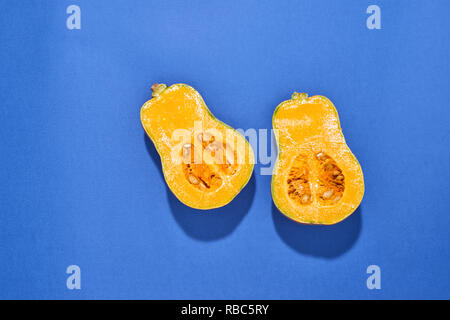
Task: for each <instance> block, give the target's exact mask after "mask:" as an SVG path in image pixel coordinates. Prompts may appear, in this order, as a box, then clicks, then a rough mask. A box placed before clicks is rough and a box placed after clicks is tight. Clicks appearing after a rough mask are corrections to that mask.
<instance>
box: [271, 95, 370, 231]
mask: <svg viewBox="0 0 450 320" xmlns="http://www.w3.org/2000/svg"><path fill="white" fill-rule="evenodd" d="M272 125H273V128H274V131H275V137H276V141H277V145H278V151H279V152H278V157H277V161H276V164H275V167H274V172H273V176H272V198H273V201H274V203H275V205H276V206H277V208H278V209H279V210H280V211H281V212H282V213H283V214H284V215H286V216H287V217H289V218H291V219H293V220H295V221H297V222H301V223H307V224H326V225H329V224H335V223H338V222H340V221H342V220H343V219H345V218H346V217H348V216H349V215H350V214H352V213H353V212H354V211H355V210H356V208H358V206H359V204H360V203H361V200H362V198H363V195H364V178H363V173H362V170H361V166H360V165H359V163H358V160H357V159H356V157H355V156H354V155H353V153H352V152H351V150H350V148H349V147H348V146H347V144H346V142H345V138H344V135H343V133H342V129H341V126H340V123H339V116H338V113H337V111H336V108H335V107H334V105H333V103H332V102H331V101H330V100H328V99H327V98H325V97H323V96H313V97H310V98H308V95H307V94H306V93H294V94H293V95H292V99H290V100H287V101H284V102H282V103H281V104H280V105H278V107H277V108H276V109H275V112H274V114H273V119H272Z"/></svg>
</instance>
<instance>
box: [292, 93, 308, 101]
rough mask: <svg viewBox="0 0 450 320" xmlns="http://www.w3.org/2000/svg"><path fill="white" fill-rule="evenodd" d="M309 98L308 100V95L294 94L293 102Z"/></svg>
mask: <svg viewBox="0 0 450 320" xmlns="http://www.w3.org/2000/svg"><path fill="white" fill-rule="evenodd" d="M307 98H308V94H307V93H298V92H294V93H293V94H292V100H306V99H307Z"/></svg>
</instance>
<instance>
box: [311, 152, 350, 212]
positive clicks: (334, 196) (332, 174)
mask: <svg viewBox="0 0 450 320" xmlns="http://www.w3.org/2000/svg"><path fill="white" fill-rule="evenodd" d="M316 159H317V160H316V161H317V165H318V168H319V184H318V188H317V190H316V192H317V194H318V195H319V197H318V200H319V202H320V203H322V204H325V205H331V204H334V203H337V202H338V201H339V200H341V198H342V195H343V194H344V190H345V176H344V174H343V172H342V170H341V168H340V167H339V166H338V165H337V163H336V161H334V159H333V158H331V157H330V156H329V155H328V154H326V153H325V152H323V151H321V152H319V153H317V154H316Z"/></svg>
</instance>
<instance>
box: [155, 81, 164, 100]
mask: <svg viewBox="0 0 450 320" xmlns="http://www.w3.org/2000/svg"><path fill="white" fill-rule="evenodd" d="M166 88H167V86H166V85H165V84H164V83H155V84H153V85H152V90H153V92H152V97H153V98H154V97H157V96H159V95H160V94H161V92H163V91H164V90H166Z"/></svg>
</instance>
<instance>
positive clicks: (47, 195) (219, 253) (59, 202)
mask: <svg viewBox="0 0 450 320" xmlns="http://www.w3.org/2000/svg"><path fill="white" fill-rule="evenodd" d="M71 4H77V5H79V6H80V7H81V13H82V17H81V18H82V22H81V23H82V29H81V30H68V29H67V28H66V18H67V17H68V15H67V14H66V8H67V6H68V5H71ZM371 4H377V5H379V6H380V7H381V23H382V29H381V30H368V29H367V28H366V19H367V17H368V16H369V15H368V14H366V8H367V7H368V6H369V5H371ZM449 9H450V2H449V1H445V0H442V1H436V0H431V1H406V0H403V1H401V0H399V1H381V0H371V1H350V0H346V1H334V0H329V1H324V0H319V1H317V0H315V1H313V0H311V1H298V0H297V1H287V0H283V1H256V0H255V1H190V2H187V1H186V2H185V1H143V0H142V1H138V0H133V1H120V0H108V1H91V0H89V1H87V0H71V1H63V0H58V1H5V0H2V1H1V6H0V44H1V50H0V61H1V66H0V71H1V79H0V155H1V163H0V164H1V166H0V182H1V183H0V230H1V234H0V298H46V299H47V298H62V299H78V298H82V299H85V298H107V299H108V298H121V299H122V298H176V299H178V298H187V299H189V298H193V299H194V298H211V299H216V298H217V299H220V298H255V299H263V298H264V299H265V298H267V299H278V298H282V299H303V298H362V299H379V298H388V299H390V298H393V299H397V298H446V299H449V298H450V289H449V286H450V275H449V274H450V273H449V271H448V264H449V262H450V236H449V227H450V215H449V213H450V212H449V193H450V188H449V178H450V177H449V171H450V166H449V162H450V161H449V160H450V159H449V158H450V157H449V131H450V130H449V115H450V108H449V102H450V99H449V98H450V94H449V88H450V81H449V80H450V77H449V74H450V70H449V67H450V63H449V61H450V59H449V54H450V52H449V51H450V50H449V49H450V44H449V41H448V36H449V32H450V20H449V18H448V12H449ZM156 81H158V82H164V83H167V84H172V83H178V82H183V83H187V84H190V85H192V86H193V87H195V88H196V89H197V90H198V91H199V92H200V93H201V94H202V96H203V97H204V99H205V101H206V103H207V104H208V106H209V107H210V108H211V110H212V112H213V113H214V114H215V115H216V116H217V117H218V118H219V119H221V120H223V121H224V122H226V123H228V124H230V125H231V126H233V127H235V128H244V129H247V128H257V129H259V128H269V129H270V128H271V117H272V113H273V110H274V108H275V107H276V105H278V103H280V102H281V101H283V100H285V99H288V98H289V97H290V95H291V94H292V92H293V91H301V92H308V93H309V94H311V95H313V94H321V95H325V96H327V97H329V98H330V99H331V100H332V101H333V102H334V103H335V105H336V107H337V109H338V111H339V114H340V119H341V125H342V128H343V131H344V134H345V137H346V139H347V142H348V145H349V146H350V148H351V149H352V151H353V152H354V153H355V155H356V156H357V157H358V159H359V161H360V163H361V166H362V168H363V171H364V175H365V184H366V193H365V196H364V199H363V201H362V204H361V206H360V208H359V209H358V210H357V212H356V213H354V214H353V215H352V216H351V217H350V218H348V219H347V220H345V221H344V222H342V223H340V224H338V225H335V226H330V227H320V226H304V225H299V224H296V223H294V222H292V221H290V220H288V219H287V218H285V217H284V216H283V215H282V214H281V213H279V212H278V211H277V210H276V208H274V206H273V205H272V200H271V194H270V179H271V177H270V176H262V175H261V174H260V168H261V166H260V165H257V166H256V167H255V173H254V175H253V177H252V179H251V180H250V182H249V184H248V185H247V187H246V188H245V189H244V190H243V191H242V192H241V193H240V194H239V196H238V197H237V198H236V199H235V200H234V201H233V202H232V203H231V204H229V205H227V206H226V207H223V208H221V209H217V210H213V211H211V212H200V213H199V212H197V211H196V210H193V209H190V208H188V207H186V206H184V205H183V204H181V203H180V202H178V200H176V198H175V197H174V196H173V195H172V194H171V193H170V191H169V190H168V188H167V187H166V184H165V182H164V179H163V177H162V175H161V169H160V164H159V157H158V155H157V153H156V151H155V148H154V147H153V144H152V143H151V142H150V141H149V140H148V139H147V138H146V137H145V134H144V131H143V129H142V127H141V124H140V119H139V110H140V107H141V106H142V104H143V103H144V102H145V101H146V100H148V99H149V98H150V90H149V87H150V85H151V84H152V83H153V82H156ZM71 264H76V265H79V266H80V267H81V272H82V289H81V290H72V291H71V290H68V289H67V288H66V278H67V276H68V275H67V274H66V273H65V271H66V268H67V266H68V265H71ZM371 264H376V265H379V266H380V267H381V286H382V289H381V290H368V289H367V287H366V279H367V277H368V275H367V274H366V268H367V266H369V265H371Z"/></svg>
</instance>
